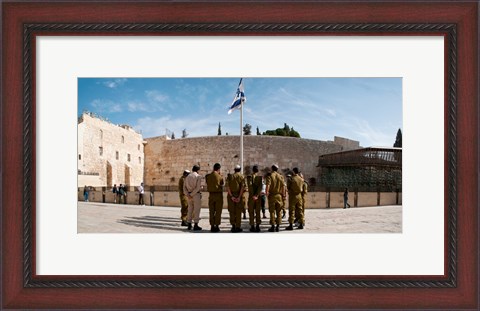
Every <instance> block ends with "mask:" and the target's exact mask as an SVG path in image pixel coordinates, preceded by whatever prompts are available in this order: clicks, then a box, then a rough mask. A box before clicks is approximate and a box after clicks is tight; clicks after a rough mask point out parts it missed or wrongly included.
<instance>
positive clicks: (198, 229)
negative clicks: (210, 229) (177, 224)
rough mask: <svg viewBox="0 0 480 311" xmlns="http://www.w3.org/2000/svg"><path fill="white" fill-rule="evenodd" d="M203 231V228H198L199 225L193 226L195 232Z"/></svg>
mask: <svg viewBox="0 0 480 311" xmlns="http://www.w3.org/2000/svg"><path fill="white" fill-rule="evenodd" d="M200 230H202V228H201V227H199V226H198V224H195V226H193V231H200Z"/></svg>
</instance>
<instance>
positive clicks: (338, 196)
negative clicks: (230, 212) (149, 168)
mask: <svg viewBox="0 0 480 311" xmlns="http://www.w3.org/2000/svg"><path fill="white" fill-rule="evenodd" d="M104 197H105V202H104V203H114V196H113V193H112V192H111V191H109V190H107V191H102V190H101V189H98V190H97V191H90V193H89V201H90V202H103V198H104ZM355 197H356V203H357V204H355ZM396 197H397V194H396V193H395V192H380V193H377V192H357V193H354V192H350V194H349V198H348V203H349V204H350V205H351V206H352V207H366V206H378V205H380V206H384V205H396V204H397V201H396ZM398 197H399V201H398V205H402V194H401V193H399V194H398ZM143 198H144V201H145V205H153V206H170V207H180V200H179V198H178V192H174V191H166V192H164V191H155V192H153V193H152V192H150V191H145V194H144V196H143ZM378 199H380V202H378ZM83 200H84V198H83V187H82V188H79V189H78V201H83ZM306 202H307V204H306V208H309V209H310V208H327V207H328V208H343V192H309V193H307V200H306ZM223 203H224V204H223V208H224V209H227V193H226V192H224V193H223ZM378 203H380V204H378ZM127 204H130V205H138V191H128V192H127ZM202 208H208V193H207V192H203V193H202ZM266 208H267V210H268V203H267V204H266ZM287 209H288V198H287Z"/></svg>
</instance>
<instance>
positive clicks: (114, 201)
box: [112, 184, 118, 203]
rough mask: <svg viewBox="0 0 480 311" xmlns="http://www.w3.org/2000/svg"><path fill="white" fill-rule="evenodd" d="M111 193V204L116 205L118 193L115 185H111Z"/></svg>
mask: <svg viewBox="0 0 480 311" xmlns="http://www.w3.org/2000/svg"><path fill="white" fill-rule="evenodd" d="M112 192H113V203H117V192H118V188H117V184H114V185H113V188H112Z"/></svg>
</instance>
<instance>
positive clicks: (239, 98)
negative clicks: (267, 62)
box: [228, 78, 247, 114]
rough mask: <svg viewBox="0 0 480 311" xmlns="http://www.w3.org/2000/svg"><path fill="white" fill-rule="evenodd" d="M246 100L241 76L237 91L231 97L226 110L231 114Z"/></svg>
mask: <svg viewBox="0 0 480 311" xmlns="http://www.w3.org/2000/svg"><path fill="white" fill-rule="evenodd" d="M246 100H247V98H246V97H245V89H244V87H243V78H242V79H240V82H239V83H238V88H237V93H236V94H235V98H234V99H233V102H232V104H231V105H230V110H228V114H231V113H232V112H233V111H234V110H236V109H240V108H241V107H242V105H243V103H244V102H245V101H246Z"/></svg>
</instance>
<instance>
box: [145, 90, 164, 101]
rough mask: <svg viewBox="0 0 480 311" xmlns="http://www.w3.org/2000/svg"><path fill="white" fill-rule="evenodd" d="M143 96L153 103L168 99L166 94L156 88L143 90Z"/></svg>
mask: <svg viewBox="0 0 480 311" xmlns="http://www.w3.org/2000/svg"><path fill="white" fill-rule="evenodd" d="M145 96H146V97H147V99H148V100H149V101H150V102H153V103H165V102H166V101H167V100H168V96H167V95H165V94H163V93H161V92H159V91H156V90H151V91H145Z"/></svg>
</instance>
